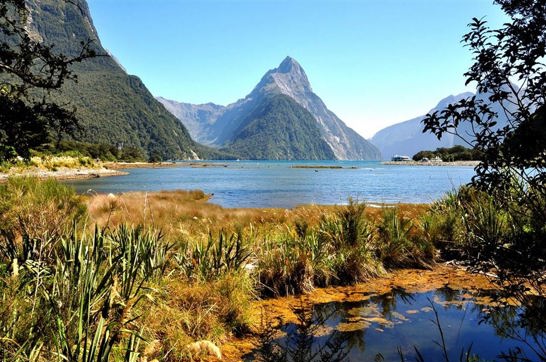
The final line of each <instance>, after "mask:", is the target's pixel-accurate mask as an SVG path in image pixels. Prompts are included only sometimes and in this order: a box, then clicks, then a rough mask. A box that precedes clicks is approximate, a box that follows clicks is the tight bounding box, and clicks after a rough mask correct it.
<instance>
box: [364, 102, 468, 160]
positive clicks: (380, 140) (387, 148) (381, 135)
mask: <svg viewBox="0 0 546 362" xmlns="http://www.w3.org/2000/svg"><path fill="white" fill-rule="evenodd" d="M472 95H473V93H470V92H466V93H461V94H458V95H455V96H453V95H451V96H449V97H446V98H444V99H442V100H441V101H440V102H439V103H438V105H436V107H434V108H433V109H431V110H430V111H429V113H430V112H434V111H436V110H442V109H444V108H445V107H446V106H447V105H449V104H450V103H455V102H457V101H459V100H461V99H463V98H467V97H470V96H472ZM423 118H425V116H424V115H423V116H419V117H416V118H413V119H410V120H408V121H404V122H400V123H397V124H394V125H392V126H389V127H386V128H384V129H382V130H380V131H379V132H377V133H376V134H375V135H374V136H373V137H372V138H371V140H370V141H371V142H372V143H373V144H374V145H376V146H377V147H378V148H379V150H380V151H381V155H382V156H383V159H390V158H391V157H392V156H394V155H408V156H410V157H411V156H413V155H414V154H416V153H417V152H419V151H422V150H435V149H436V148H438V147H453V146H455V145H462V144H464V143H463V142H462V140H460V139H458V138H457V137H455V136H453V135H444V136H443V137H442V139H441V140H438V139H437V138H436V136H435V135H433V134H432V133H423V127H424V126H423V124H422V123H421V121H422V120H423Z"/></svg>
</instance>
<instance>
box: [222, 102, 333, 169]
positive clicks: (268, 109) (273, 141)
mask: <svg viewBox="0 0 546 362" xmlns="http://www.w3.org/2000/svg"><path fill="white" fill-rule="evenodd" d="M241 124H242V126H241V129H239V130H237V131H236V132H235V136H234V138H233V140H232V141H231V142H230V143H229V145H228V147H227V149H226V151H228V152H231V153H234V154H237V155H240V156H241V157H243V158H247V159H258V160H304V159H310V160H331V159H333V158H335V155H334V152H333V151H332V149H331V148H330V147H329V146H328V144H327V143H326V141H324V140H323V139H322V138H321V134H320V129H319V127H318V125H317V122H316V120H315V118H314V117H313V115H312V114H311V113H309V111H307V110H306V109H304V108H303V107H301V106H300V105H299V104H298V103H296V102H295V101H294V100H293V99H292V98H290V97H288V96H286V95H283V94H278V95H272V96H266V97H264V98H263V99H262V102H261V103H260V104H259V105H258V106H257V107H256V108H255V109H254V110H253V111H252V112H251V113H250V114H248V115H247V117H246V118H245V119H243V120H242V122H241Z"/></svg>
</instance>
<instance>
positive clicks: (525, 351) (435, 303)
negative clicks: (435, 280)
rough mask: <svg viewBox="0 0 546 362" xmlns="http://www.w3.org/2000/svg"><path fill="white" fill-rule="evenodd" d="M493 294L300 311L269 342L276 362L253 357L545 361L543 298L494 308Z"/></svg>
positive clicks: (436, 295)
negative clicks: (294, 319) (274, 353)
mask: <svg viewBox="0 0 546 362" xmlns="http://www.w3.org/2000/svg"><path fill="white" fill-rule="evenodd" d="M492 293H493V292H492V291H481V292H472V293H471V292H468V291H466V290H455V289H451V288H447V287H445V288H440V289H437V290H435V291H431V292H427V293H407V292H406V291H405V290H404V289H401V288H397V289H393V290H391V291H390V292H389V293H386V294H382V295H377V294H367V295H364V296H363V299H364V300H363V301H361V302H332V303H326V304H319V305H315V306H313V307H312V308H311V307H309V308H307V309H305V308H304V307H301V308H300V309H299V310H297V311H296V312H297V313H296V314H297V315H298V323H295V324H284V325H283V326H282V328H281V331H282V332H281V334H280V335H274V334H271V335H270V336H269V337H270V340H269V342H268V343H269V344H270V347H271V346H274V348H273V349H276V350H277V351H278V353H277V355H276V356H275V358H276V359H275V358H273V359H271V358H272V357H271V356H269V357H268V354H267V353H265V354H264V351H263V350H261V351H260V350H257V351H256V352H255V353H253V354H252V355H249V356H247V357H248V359H257V360H263V361H331V360H336V361H401V355H403V356H404V357H405V358H406V360H414V359H415V357H416V354H417V352H416V350H415V348H417V349H418V351H419V352H418V353H420V354H421V355H422V357H423V360H424V361H444V360H446V356H447V358H449V360H450V361H459V360H467V359H466V358H467V357H472V358H474V356H479V358H480V360H488V361H493V360H497V361H513V362H515V361H544V360H545V359H544V356H546V348H545V346H546V340H545V338H546V333H545V330H546V329H545V324H546V319H545V317H544V316H545V315H546V303H545V301H544V299H540V298H535V300H533V303H530V304H529V307H528V308H519V307H514V306H510V305H495V304H491V300H493V299H494V298H492ZM436 313H437V317H436ZM440 329H441V333H442V335H443V338H441V334H440ZM442 340H443V341H445V342H442ZM443 346H445V351H444V347H443ZM268 351H269V352H271V348H270V349H269V350H268ZM325 356H326V357H328V358H330V359H324V358H325ZM417 360H419V359H417ZM469 360H471V359H469Z"/></svg>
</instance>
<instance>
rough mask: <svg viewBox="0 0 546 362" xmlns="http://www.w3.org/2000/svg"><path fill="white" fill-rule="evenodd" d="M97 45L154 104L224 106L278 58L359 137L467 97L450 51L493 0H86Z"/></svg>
mask: <svg viewBox="0 0 546 362" xmlns="http://www.w3.org/2000/svg"><path fill="white" fill-rule="evenodd" d="M88 2H89V6H90V8H91V13H92V16H93V19H94V22H95V26H96V28H97V30H98V33H99V36H100V38H101V40H102V43H103V45H104V46H105V47H106V48H107V49H108V50H109V51H111V52H112V53H113V54H114V55H115V57H116V58H117V59H118V60H119V61H120V63H121V64H122V65H123V66H124V67H125V68H126V69H127V71H128V72H129V73H131V74H135V75H137V76H139V77H140V78H142V80H143V81H144V83H145V84H146V85H147V86H148V88H149V89H150V91H151V92H152V93H153V94H154V95H155V96H163V97H166V98H170V99H174V100H177V101H183V102H190V103H206V102H214V103H217V104H223V105H226V104H229V103H232V102H234V101H236V100H237V99H239V98H242V97H244V96H245V95H246V94H248V93H249V92H250V91H251V90H252V88H253V87H254V86H255V85H256V83H258V81H259V80H260V78H261V77H262V75H263V74H264V73H265V72H266V71H267V70H269V69H272V68H275V67H276V66H277V65H278V64H279V63H280V62H281V61H282V60H283V59H284V58H285V57H286V56H287V55H290V56H292V57H293V58H295V59H296V60H297V61H298V62H299V63H300V64H301V65H302V66H303V68H304V69H305V71H306V72H307V76H308V77H309V80H310V81H311V84H312V86H313V89H314V91H315V93H317V94H318V95H319V96H320V97H321V98H322V99H323V100H324V102H325V103H326V105H327V106H328V107H329V108H330V109H331V110H332V111H333V112H334V113H336V114H337V115H338V116H339V117H340V118H341V119H342V120H344V121H345V122H346V123H347V124H348V125H349V126H350V127H352V128H354V129H355V130H356V131H357V132H359V133H360V134H362V135H363V136H364V137H371V136H372V135H373V134H374V133H375V132H376V131H378V130H379V129H381V128H383V127H385V126H387V125H390V124H393V123H397V122H401V121H404V120H407V119H410V118H413V117H415V116H418V115H421V114H423V113H426V112H427V111H428V110H429V109H430V108H432V107H433V106H435V105H436V103H437V102H438V101H439V100H440V99H442V98H444V97H445V96H448V95H450V94H456V93H461V92H463V91H466V90H468V89H469V88H465V86H464V77H463V73H464V72H465V70H466V69H467V68H468V66H469V65H470V63H471V55H470V53H469V51H468V49H466V48H464V47H463V46H462V44H461V43H460V41H461V37H462V35H463V34H464V33H465V32H467V30H468V28H467V26H466V25H467V24H468V23H469V22H470V20H471V19H472V17H483V16H486V19H487V20H488V21H489V22H490V23H491V24H493V25H499V24H501V23H502V21H504V20H505V18H503V15H502V12H501V11H500V9H499V8H498V6H496V5H493V4H492V0H328V1H327V0H115V1H114V0H88Z"/></svg>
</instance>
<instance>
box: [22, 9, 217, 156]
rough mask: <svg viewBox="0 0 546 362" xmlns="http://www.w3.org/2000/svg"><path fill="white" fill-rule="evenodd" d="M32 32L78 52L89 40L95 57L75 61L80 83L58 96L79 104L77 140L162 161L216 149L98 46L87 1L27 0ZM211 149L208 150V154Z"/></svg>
mask: <svg viewBox="0 0 546 362" xmlns="http://www.w3.org/2000/svg"><path fill="white" fill-rule="evenodd" d="M27 3H28V6H29V9H30V17H29V25H28V30H29V33H30V36H31V37H33V38H34V39H37V40H39V41H42V42H44V43H45V44H54V46H55V47H54V50H55V51H57V52H61V53H64V54H67V55H72V56H73V55H76V54H78V53H79V51H80V49H81V42H87V41H88V40H92V41H93V44H92V46H93V48H94V49H95V50H96V51H97V53H99V54H103V55H104V56H99V57H97V58H93V59H90V60H86V61H84V62H82V63H78V64H76V65H75V66H74V67H73V68H72V70H73V71H74V73H75V74H76V75H77V78H78V82H77V83H75V82H73V81H68V82H66V83H65V85H64V86H63V88H62V91H61V92H60V93H59V94H58V95H56V96H55V97H56V100H57V101H59V102H60V103H63V104H64V103H67V104H69V106H75V107H76V108H77V112H76V115H77V117H78V118H79V120H80V124H81V125H82V127H83V134H82V136H81V137H79V139H81V140H85V141H87V142H93V143H106V144H111V145H117V146H136V147H139V148H141V149H142V150H144V151H145V153H146V154H148V155H154V156H156V157H157V156H159V157H161V158H163V159H174V158H176V159H181V158H195V157H198V156H200V157H209V156H211V155H212V154H213V153H214V151H210V150H208V149H207V148H205V147H203V146H201V145H199V144H197V143H195V142H194V141H193V140H192V139H191V137H190V135H189V133H188V131H187V130H186V128H185V127H184V126H183V125H182V124H181V123H180V122H179V121H178V120H177V119H176V117H174V116H173V115H172V114H171V113H170V112H168V111H167V110H166V109H165V107H164V106H163V105H162V104H161V103H160V102H158V101H157V100H156V99H155V98H154V97H153V96H152V95H151V94H150V92H149V91H148V89H147V88H146V86H145V85H144V84H143V83H142V81H141V80H140V79H139V78H138V77H135V76H132V75H128V74H127V73H126V72H125V70H124V69H123V68H122V67H121V66H120V65H119V64H118V63H117V61H116V60H115V59H114V58H113V57H112V56H110V55H108V52H107V51H106V50H105V49H104V48H103V47H102V45H101V43H100V39H99V36H98V34H97V31H96V29H95V27H94V25H93V20H92V19H91V15H90V12H89V7H88V5H87V3H86V1H85V0H71V1H57V0H28V1H27ZM211 152H212V153H211Z"/></svg>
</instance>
